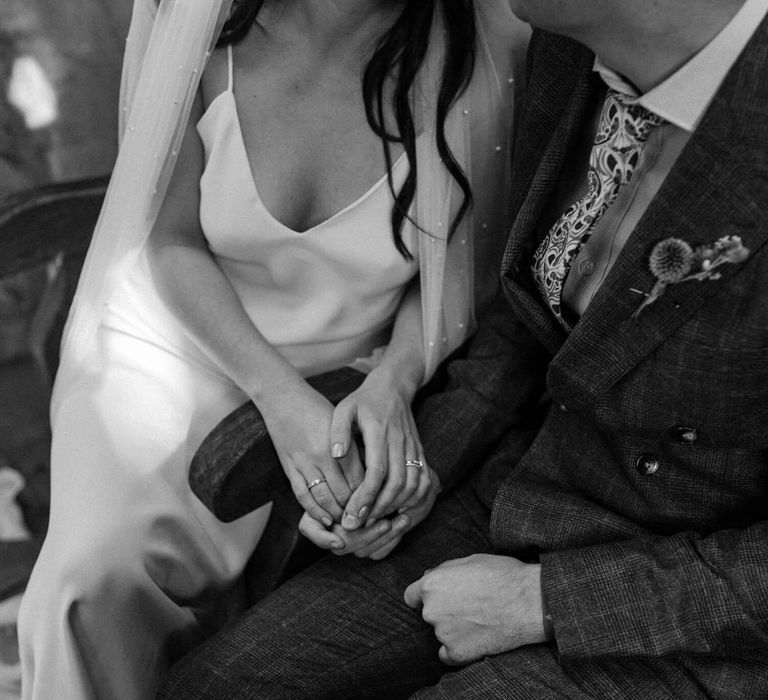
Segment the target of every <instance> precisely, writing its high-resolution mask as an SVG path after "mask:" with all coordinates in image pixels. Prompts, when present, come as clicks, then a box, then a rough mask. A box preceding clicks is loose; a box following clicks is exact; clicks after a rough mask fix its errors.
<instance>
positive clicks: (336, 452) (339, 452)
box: [331, 442, 344, 458]
mask: <svg viewBox="0 0 768 700" xmlns="http://www.w3.org/2000/svg"><path fill="white" fill-rule="evenodd" d="M331 456H332V457H334V458H338V457H343V456H344V444H343V443H341V442H334V443H333V447H332V448H331Z"/></svg>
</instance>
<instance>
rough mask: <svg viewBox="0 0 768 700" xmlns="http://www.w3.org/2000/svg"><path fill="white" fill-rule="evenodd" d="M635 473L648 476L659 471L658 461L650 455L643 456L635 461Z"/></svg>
mask: <svg viewBox="0 0 768 700" xmlns="http://www.w3.org/2000/svg"><path fill="white" fill-rule="evenodd" d="M636 468H637V471H638V472H640V473H641V474H642V475H643V476H650V475H651V474H655V473H656V472H657V471H659V460H658V459H656V457H654V456H653V455H652V454H643V455H640V457H639V458H638V460H637V465H636Z"/></svg>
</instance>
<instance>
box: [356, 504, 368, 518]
mask: <svg viewBox="0 0 768 700" xmlns="http://www.w3.org/2000/svg"><path fill="white" fill-rule="evenodd" d="M369 510H370V508H368V506H363V507H362V508H361V509H360V513H359V514H358V519H359V520H365V516H366V515H368V511H369Z"/></svg>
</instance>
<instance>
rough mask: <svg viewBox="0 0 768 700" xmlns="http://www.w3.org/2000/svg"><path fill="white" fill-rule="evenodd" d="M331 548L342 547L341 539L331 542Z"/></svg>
mask: <svg viewBox="0 0 768 700" xmlns="http://www.w3.org/2000/svg"><path fill="white" fill-rule="evenodd" d="M331 549H344V543H343V542H342V541H341V540H334V541H333V542H331Z"/></svg>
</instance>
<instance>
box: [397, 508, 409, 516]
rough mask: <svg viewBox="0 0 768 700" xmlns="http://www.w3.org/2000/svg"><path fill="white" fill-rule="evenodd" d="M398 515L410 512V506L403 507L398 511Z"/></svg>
mask: <svg viewBox="0 0 768 700" xmlns="http://www.w3.org/2000/svg"><path fill="white" fill-rule="evenodd" d="M397 512H398V513H400V514H402V513H407V512H408V506H403V507H402V508H401V509H400V510H398V511H397Z"/></svg>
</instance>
